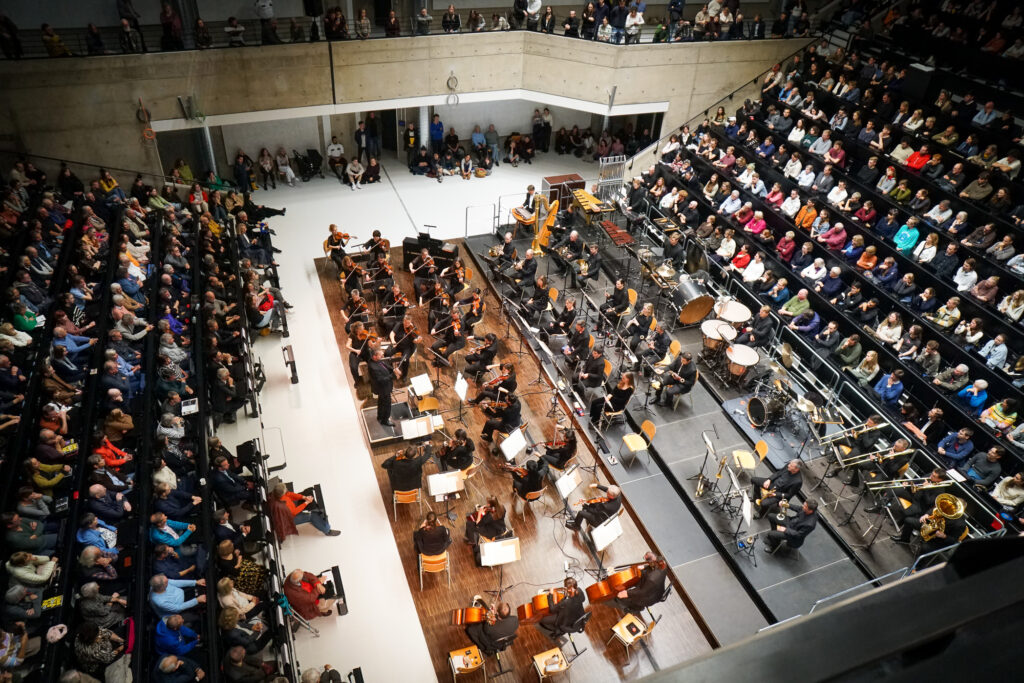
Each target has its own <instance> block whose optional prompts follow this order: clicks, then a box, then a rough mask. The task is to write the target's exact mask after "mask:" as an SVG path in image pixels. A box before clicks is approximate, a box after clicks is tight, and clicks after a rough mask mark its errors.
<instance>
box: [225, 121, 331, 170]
mask: <svg viewBox="0 0 1024 683" xmlns="http://www.w3.org/2000/svg"><path fill="white" fill-rule="evenodd" d="M221 131H222V132H223V134H224V151H223V154H224V156H223V159H228V160H230V161H231V162H233V161H234V160H235V152H236V151H237V150H238V148H239V147H241V148H242V149H244V150H245V152H246V153H247V154H248V155H249V156H251V157H252V158H253V159H255V158H256V156H257V155H258V154H259V152H260V148H262V147H266V148H267V149H269V150H270V152H271V154H276V153H277V148H278V147H284V148H285V149H286V150H287V151H288V155H289V156H291V153H292V150H293V149H294V150H298V151H299V153H300V154H305V153H306V149H307V148H310V147H311V148H313V149H319V150H320V154H321V155H323V153H324V151H323V148H322V147H321V146H320V128H319V126H318V121H317V119H315V118H305V119H289V120H287V121H265V122H259V123H246V124H244V125H238V126H221ZM347 146H348V145H346V147H347Z"/></svg>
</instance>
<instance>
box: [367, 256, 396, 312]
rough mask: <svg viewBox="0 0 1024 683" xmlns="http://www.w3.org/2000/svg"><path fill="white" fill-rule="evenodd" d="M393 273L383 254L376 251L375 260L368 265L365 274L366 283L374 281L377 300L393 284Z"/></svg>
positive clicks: (382, 296) (381, 297)
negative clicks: (367, 270) (366, 273)
mask: <svg viewBox="0 0 1024 683" xmlns="http://www.w3.org/2000/svg"><path fill="white" fill-rule="evenodd" d="M394 273H395V271H394V270H393V269H392V268H391V264H390V263H388V261H387V258H385V256H384V254H383V253H378V254H377V260H376V261H375V262H374V263H373V265H371V266H369V274H368V275H367V276H366V282H367V283H371V282H372V283H375V285H374V286H375V289H376V291H377V300H378V301H380V300H381V299H383V298H384V296H385V294H386V293H387V291H388V289H390V287H391V285H393V284H395V279H394V277H393V276H394Z"/></svg>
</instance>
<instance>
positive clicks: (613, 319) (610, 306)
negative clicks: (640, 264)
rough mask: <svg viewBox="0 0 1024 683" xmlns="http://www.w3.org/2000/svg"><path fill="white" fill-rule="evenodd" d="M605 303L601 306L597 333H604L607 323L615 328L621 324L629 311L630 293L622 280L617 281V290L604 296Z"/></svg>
mask: <svg viewBox="0 0 1024 683" xmlns="http://www.w3.org/2000/svg"><path fill="white" fill-rule="evenodd" d="M604 298H605V302H604V303H603V304H601V307H600V311H601V315H600V316H599V317H598V318H597V331H598V332H603V331H604V326H605V323H611V326H612V327H613V328H614V327H615V326H616V325H618V323H619V318H621V317H622V314H623V313H625V312H626V310H628V309H629V292H627V291H626V283H625V281H624V280H623V279H622V278H618V279H617V280H615V289H613V290H612V291H611V292H607V293H605V295H604Z"/></svg>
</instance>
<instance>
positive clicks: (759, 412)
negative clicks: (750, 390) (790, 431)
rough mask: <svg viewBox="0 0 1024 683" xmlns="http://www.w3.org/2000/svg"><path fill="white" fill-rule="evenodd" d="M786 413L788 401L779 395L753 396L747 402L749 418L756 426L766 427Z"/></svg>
mask: <svg viewBox="0 0 1024 683" xmlns="http://www.w3.org/2000/svg"><path fill="white" fill-rule="evenodd" d="M785 413H786V403H785V401H783V400H782V399H781V398H779V397H777V396H771V397H768V398H762V397H761V396H752V397H751V399H750V401H748V402H747V419H748V420H750V424H752V425H754V426H755V427H764V426H765V425H769V424H771V423H773V422H778V421H779V420H781V419H782V416H783V415H784V414H785Z"/></svg>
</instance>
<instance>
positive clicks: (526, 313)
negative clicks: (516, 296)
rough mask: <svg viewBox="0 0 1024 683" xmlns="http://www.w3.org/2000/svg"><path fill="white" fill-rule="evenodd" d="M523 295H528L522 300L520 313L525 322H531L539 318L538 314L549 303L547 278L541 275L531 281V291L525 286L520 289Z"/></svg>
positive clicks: (540, 313) (539, 314) (545, 308)
mask: <svg viewBox="0 0 1024 683" xmlns="http://www.w3.org/2000/svg"><path fill="white" fill-rule="evenodd" d="M522 295H523V297H528V298H526V299H525V300H524V301H523V305H522V313H523V317H524V318H525V319H526V320H527V322H529V323H531V324H533V323H535V322H537V321H538V320H540V316H542V315H543V314H544V311H546V310H547V308H548V304H549V303H551V297H550V295H549V294H548V280H547V278H546V277H544V276H543V275H541V276H540V277H538V278H537V279H535V280H534V281H533V291H532V292H531V291H530V290H528V289H527V288H526V286H524V287H523V289H522Z"/></svg>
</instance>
